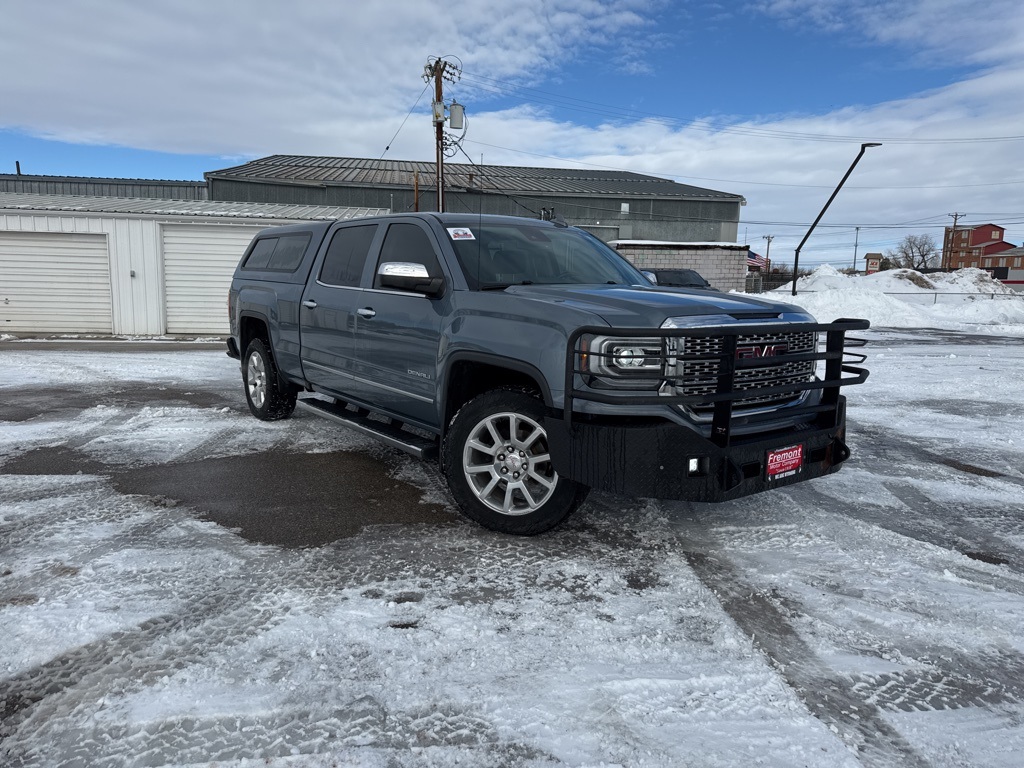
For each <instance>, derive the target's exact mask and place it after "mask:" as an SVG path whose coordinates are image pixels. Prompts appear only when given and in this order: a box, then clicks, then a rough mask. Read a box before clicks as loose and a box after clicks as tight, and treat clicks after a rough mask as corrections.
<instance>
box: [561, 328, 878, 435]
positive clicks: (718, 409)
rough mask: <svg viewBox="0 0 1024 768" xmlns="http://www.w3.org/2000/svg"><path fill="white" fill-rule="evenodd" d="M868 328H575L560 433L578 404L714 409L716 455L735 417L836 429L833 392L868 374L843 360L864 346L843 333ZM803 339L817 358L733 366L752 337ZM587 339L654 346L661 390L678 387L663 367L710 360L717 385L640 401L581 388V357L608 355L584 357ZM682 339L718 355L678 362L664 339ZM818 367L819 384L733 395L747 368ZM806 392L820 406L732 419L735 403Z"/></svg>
mask: <svg viewBox="0 0 1024 768" xmlns="http://www.w3.org/2000/svg"><path fill="white" fill-rule="evenodd" d="M870 325H871V324H870V322H869V321H867V320H857V319H851V318H840V319H838V320H836V321H834V322H832V323H779V322H774V323H760V324H756V323H753V324H748V323H745V322H742V321H741V322H737V324H736V325H735V326H713V327H706V328H670V329H657V330H652V329H650V328H609V327H607V326H586V327H583V328H579V329H577V330H576V331H575V332H573V333H572V334H571V335H570V336H569V339H568V354H567V355H566V372H565V399H564V405H563V419H564V420H565V423H566V425H567V426H568V427H570V428H571V427H572V419H573V405H574V403H575V401H577V400H589V401H593V402H597V403H604V404H610V405H686V406H690V407H693V406H700V405H704V406H710V407H711V408H712V409H713V411H712V417H711V435H710V439H711V441H712V442H714V443H715V444H717V445H719V446H722V447H725V446H728V445H729V442H730V439H731V434H732V427H733V423H734V417H736V418H739V417H742V419H743V424H744V425H745V426H746V425H756V424H759V423H763V424H765V426H766V427H768V428H770V427H771V424H770V423H771V422H772V421H776V422H777V421H778V419H779V416H780V413H784V414H785V416H786V418H787V419H790V420H794V421H797V422H806V423H811V424H814V425H815V426H816V427H817V428H819V429H828V428H832V427H834V426H836V421H837V418H838V416H839V403H840V397H839V390H840V388H841V387H844V386H851V385H854V384H863V383H864V382H865V381H866V380H867V377H868V371H867V370H866V369H865V368H861V367H859V366H860V364H861V363H863V362H864V360H865V359H866V356H865V355H862V354H859V353H855V352H850V351H849V349H848V348H849V347H863V346H865V345H866V344H867V341H866V340H864V339H857V338H846V333H847V331H862V330H866V329H867V328H869V327H870ZM808 332H810V333H816V334H825V344H824V349H823V350H822V349H821V345H820V342H819V345H818V351H814V352H799V353H795V354H780V355H777V356H775V357H770V358H755V359H745V358H744V359H738V358H737V354H736V351H737V347H739V346H740V344H739V339H740V338H741V337H745V336H756V335H758V334H779V333H785V334H799V333H808ZM587 336H603V337H622V338H637V337H643V338H660V339H661V362H662V366H661V373H660V374H652V378H653V377H655V376H657V377H658V378H659V379H660V380H661V382H662V383H663V384H664V383H668V384H669V385H671V386H672V387H678V386H680V384H681V382H680V381H678V380H676V379H674V378H673V376H672V375H670V374H669V373H668V371H669V369H670V367H672V366H671V364H670V363H669V361H670V360H673V361H677V360H680V359H685V360H700V361H707V360H717V361H718V372H717V374H716V375H715V377H714V378H715V379H717V386H716V388H715V392H714V393H710V394H698V395H679V394H665V393H661V392H659V393H654V392H653V391H652V393H651V394H643V392H645V391H651V390H636V389H633V390H614V389H602V390H598V389H594V388H592V387H590V386H588V385H587V384H586V380H587V379H588V378H592V377H593V378H599V375H598V374H595V373H594V372H593V371H591V370H588V369H586V368H585V367H584V366H585V362H584V358H585V357H586V356H588V355H589V356H595V357H604V358H607V357H609V355H607V354H602V353H599V352H594V351H592V350H589V349H583V348H582V343H581V341H582V340H583V338H584V337H587ZM687 337H691V338H707V337H714V338H717V339H721V341H722V347H721V352H719V353H717V354H700V355H692V356H687V355H683V354H680V352H679V351H678V349H670V348H669V340H670V339H683V338H687ZM677 346H678V345H677ZM766 360H767V361H768V362H766ZM818 361H824V362H825V372H824V378H821V379H816V380H814V381H810V380H808V381H805V382H787V383H785V384H781V385H776V386H745V387H744V388H740V387H737V382H736V372H737V371H742V370H746V369H749V368H763V369H766V370H767V369H770V368H771V367H772V365H777V366H782V365H785V364H789V363H799V362H811V363H812V364H813V365H814V367H817V362H818ZM813 390H821V392H822V395H821V399H820V401H819V402H818V403H816V404H813V405H809V404H799V403H798V404H794V405H784V406H778V407H771V408H763V407H760V406H758V407H757V409H756V410H752V411H750V412H739V413H735V410H736V403H737V401H740V402H742V401H743V400H753V399H757V398H770V397H772V396H775V395H777V396H779V397H785V396H786V395H789V396H791V397H792V396H794V395H797V394H799V393H803V392H809V391H813ZM638 392H639V393H640V394H638ZM795 399H799V398H795Z"/></svg>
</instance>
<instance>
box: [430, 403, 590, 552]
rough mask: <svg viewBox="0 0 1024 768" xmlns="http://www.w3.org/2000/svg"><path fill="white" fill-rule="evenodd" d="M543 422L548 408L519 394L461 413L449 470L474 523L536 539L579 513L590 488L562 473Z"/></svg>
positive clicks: (449, 440) (447, 449) (445, 454)
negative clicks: (554, 462) (553, 462)
mask: <svg viewBox="0 0 1024 768" xmlns="http://www.w3.org/2000/svg"><path fill="white" fill-rule="evenodd" d="M543 424H544V406H543V404H542V403H541V402H540V401H539V400H538V399H537V398H536V397H532V396H531V395H529V394H526V393H525V392H522V391H519V390H512V389H498V390H493V391H491V392H486V393H484V394H482V395H479V396H477V397H475V398H473V399H472V400H470V401H469V402H468V403H466V404H465V405H464V406H463V407H462V408H461V409H459V412H458V413H456V414H455V417H454V418H453V419H452V420H451V423H450V424H449V425H448V433H447V435H446V436H445V440H444V445H443V447H442V450H441V466H442V469H443V470H444V473H445V476H446V478H447V480H448V487H449V488H450V489H451V492H452V495H453V496H454V497H455V501H456V502H457V503H458V505H459V507H460V508H461V509H462V511H463V513H464V514H465V515H466V516H467V517H468V518H470V519H471V520H474V521H476V522H477V523H479V524H480V525H482V526H484V527H485V528H489V529H490V530H492V531H498V532H500V533H511V534H515V535H518V536H533V535H535V534H538V533H544V532H545V531H550V530H551V529H552V528H554V527H555V526H557V525H559V524H560V523H561V522H563V521H564V520H565V519H566V518H567V517H569V515H571V514H572V513H573V512H575V511H576V509H577V507H579V505H580V504H581V503H582V502H583V500H584V499H585V498H586V495H587V492H588V491H589V489H588V488H587V487H586V486H582V485H580V484H579V483H575V482H573V481H571V480H569V479H568V478H565V477H559V475H558V473H557V472H555V469H554V467H553V466H552V465H551V461H550V459H548V458H547V456H548V443H547V433H546V432H545V431H544V427H543ZM496 437H497V438H501V439H500V440H497V439H496ZM509 448H511V449H512V450H511V451H509V450H508V449H509Z"/></svg>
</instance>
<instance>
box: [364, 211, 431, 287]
mask: <svg viewBox="0 0 1024 768" xmlns="http://www.w3.org/2000/svg"><path fill="white" fill-rule="evenodd" d="M389 261H402V262H410V263H413V264H422V265H423V266H425V267H426V268H427V273H428V274H429V275H430V276H431V277H441V276H442V275H443V273H442V272H441V265H440V264H439V263H438V261H437V254H436V253H434V246H433V245H431V244H430V238H429V237H427V233H426V232H424V231H423V230H422V229H420V228H419V227H418V226H416V225H415V224H406V223H401V224H392V225H391V226H390V227H388V233H387V235H385V236H384V245H382V246H381V249H380V259H379V261H378V262H377V269H378V270H379V269H380V265H381V264H385V263H387V262H389ZM373 287H374V288H380V275H376V274H375V275H374V278H373Z"/></svg>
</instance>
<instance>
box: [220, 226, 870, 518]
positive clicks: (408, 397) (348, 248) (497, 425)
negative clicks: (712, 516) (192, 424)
mask: <svg viewBox="0 0 1024 768" xmlns="http://www.w3.org/2000/svg"><path fill="white" fill-rule="evenodd" d="M228 311H229V313H230V319H231V336H230V338H229V339H228V354H229V355H230V356H232V357H234V358H237V359H240V360H241V370H242V380H243V383H244V387H245V396H246V398H247V400H248V404H249V408H250V410H251V411H252V413H253V415H254V416H256V417H257V418H259V419H267V420H270V419H282V418H286V417H288V416H289V415H291V413H292V412H293V410H294V409H295V407H296V405H298V406H299V407H301V408H304V409H307V410H310V411H313V412H315V413H317V414H318V415H321V416H325V417H327V418H330V419H333V420H335V421H337V422H340V423H342V424H345V425H346V426H348V427H352V428H355V429H358V430H361V431H363V432H366V433H369V434H372V435H374V436H375V437H377V438H379V439H381V440H383V441H385V442H386V443H388V444H389V445H392V446H395V447H398V448H401V449H403V450H405V451H408V452H410V453H412V454H414V455H416V456H418V457H420V458H422V459H427V460H436V459H439V461H440V465H441V469H442V471H443V472H444V475H445V477H446V478H447V482H448V485H449V487H450V489H451V493H452V495H453V497H454V498H455V500H456V502H457V503H458V504H459V506H460V507H461V509H462V510H463V512H464V513H465V514H466V515H467V516H468V517H470V518H472V519H473V520H475V521H477V522H478V523H480V524H481V525H484V526H486V527H487V528H490V529H492V530H496V531H502V532H505V533H512V534H521V535H530V534H536V533H541V532H543V531H547V530H550V529H551V528H553V527H555V526H556V525H558V524H559V523H560V522H562V521H563V520H564V519H565V518H566V517H568V516H569V515H570V514H571V513H572V512H573V511H574V510H575V509H576V508H577V507H578V506H579V505H580V503H581V502H582V501H583V499H584V497H585V496H586V494H587V492H588V491H589V490H590V489H591V488H599V489H602V490H606V491H609V492H613V493H618V494H626V495H630V496H646V497H654V498H661V499H690V500H696V501H724V500H728V499H735V498H738V497H741V496H746V495H748V494H751V493H756V492H759V491H764V490H768V489H771V488H777V487H780V486H784V485H789V484H791V483H795V482H799V481H802V480H809V479H811V478H815V477H819V476H821V475H824V474H827V473H830V472H834V471H836V470H837V469H839V467H840V465H841V464H842V462H843V461H845V460H846V459H847V458H849V455H850V451H849V449H848V448H847V446H846V441H845V432H846V416H845V406H846V400H845V398H844V397H843V396H842V395H841V394H840V387H841V386H844V385H848V384H859V383H861V382H863V381H864V380H865V379H866V378H867V371H865V370H864V369H863V368H860V367H858V365H859V363H861V362H863V359H864V358H863V356H861V355H854V354H853V353H851V352H847V351H845V349H844V347H845V345H846V344H847V339H846V338H845V335H846V332H847V331H851V330H860V329H864V328H867V327H868V323H867V321H865V320H837V321H836V322H833V323H829V324H822V323H817V322H816V321H815V320H814V318H813V317H811V316H810V315H808V314H807V313H805V312H804V311H803V310H801V309H799V308H797V307H793V306H790V305H787V304H781V303H776V302H774V301H766V300H763V299H755V298H750V297H747V296H744V295H738V294H725V293H717V292H710V291H706V290H685V289H678V288H659V287H657V286H655V285H653V284H652V283H651V281H650V280H648V279H647V277H645V276H644V274H642V273H641V272H639V271H638V270H637V269H636V268H634V267H633V266H632V265H631V264H630V263H629V262H627V261H626V260H625V259H623V258H622V257H621V256H620V255H619V254H618V253H616V252H615V251H614V250H612V249H611V248H609V247H608V246H607V245H605V244H604V243H602V242H601V241H600V240H598V239H597V238H596V237H594V236H592V235H590V234H589V233H587V232H585V231H583V230H580V229H576V228H574V227H567V226H565V225H564V224H561V223H552V222H549V221H538V220H533V219H521V218H515V217H504V216H476V215H459V214H451V213H448V214H438V213H415V214H396V215H390V216H383V217H378V218H368V219H357V220H349V221H337V222H317V223H309V224H298V225H292V226H285V227H274V228H271V229H267V230H264V231H262V232H260V233H259V234H258V235H257V236H256V238H255V239H254V240H253V242H252V244H251V245H250V246H249V248H248V250H247V251H246V253H245V255H244V256H243V257H242V259H241V262H240V263H239V265H238V269H237V270H236V272H235V275H234V280H233V282H232V284H231V290H230V294H229V297H228ZM851 341H853V340H851ZM854 363H856V365H855V364H854ZM300 395H301V397H300Z"/></svg>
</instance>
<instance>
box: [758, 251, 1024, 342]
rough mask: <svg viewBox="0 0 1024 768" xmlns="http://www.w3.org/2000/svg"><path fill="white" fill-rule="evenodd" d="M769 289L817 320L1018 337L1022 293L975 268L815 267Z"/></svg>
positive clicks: (1022, 324)
mask: <svg viewBox="0 0 1024 768" xmlns="http://www.w3.org/2000/svg"><path fill="white" fill-rule="evenodd" d="M791 291H792V283H790V284H788V285H786V286H783V287H781V288H778V289H776V290H775V291H772V294H774V295H776V296H779V297H784V298H783V300H784V301H786V302H788V303H790V304H796V305H798V306H800V307H803V308H804V309H806V310H807V311H809V312H810V313H811V314H813V315H814V316H815V317H816V318H817V319H818V320H820V321H821V322H831V321H832V320H835V319H836V318H839V317H862V318H867V319H868V320H870V321H871V324H872V325H873V326H875V327H882V328H941V329H946V330H955V331H967V332H979V331H982V332H985V333H999V334H1007V335H1024V294H1020V293H1017V292H1016V291H1014V290H1012V289H1010V288H1008V287H1006V286H1005V285H1003V284H1002V283H1000V282H999V281H998V280H994V279H993V278H992V277H991V276H990V275H989V274H988V273H987V272H985V271H984V270H981V269H960V270H957V271H956V272H950V273H935V274H932V275H922V274H921V273H919V272H916V271H914V270H912V269H893V270H888V271H885V272H878V273H876V274H873V275H843V274H841V273H839V272H837V271H836V270H835V269H834V268H833V267H831V266H829V265H827V264H826V265H824V266H821V267H818V269H816V270H814V272H813V273H812V274H810V275H808V276H806V277H801V278H800V279H799V280H798V281H797V295H796V296H791V295H790V292H791Z"/></svg>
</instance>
